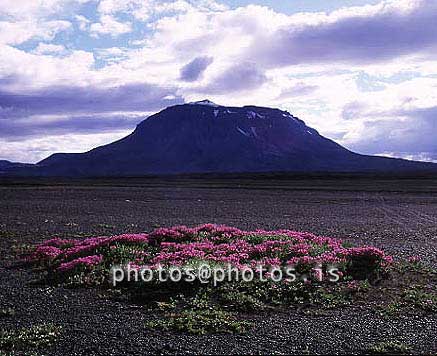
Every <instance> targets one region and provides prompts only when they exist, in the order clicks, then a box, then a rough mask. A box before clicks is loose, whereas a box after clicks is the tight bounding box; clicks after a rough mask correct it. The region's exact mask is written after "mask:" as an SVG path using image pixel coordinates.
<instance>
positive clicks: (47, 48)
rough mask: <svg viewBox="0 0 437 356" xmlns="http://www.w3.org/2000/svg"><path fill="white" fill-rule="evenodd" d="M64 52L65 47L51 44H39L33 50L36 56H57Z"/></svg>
mask: <svg viewBox="0 0 437 356" xmlns="http://www.w3.org/2000/svg"><path fill="white" fill-rule="evenodd" d="M64 51H65V47H64V46H62V45H56V44H51V43H44V42H41V43H39V44H38V46H37V47H36V48H35V49H34V50H33V52H34V53H36V54H57V53H62V52H64Z"/></svg>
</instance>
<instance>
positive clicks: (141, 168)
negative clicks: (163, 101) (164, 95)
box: [16, 100, 437, 176]
mask: <svg viewBox="0 0 437 356" xmlns="http://www.w3.org/2000/svg"><path fill="white" fill-rule="evenodd" d="M425 170H433V171H434V170H437V165H435V164H432V163H423V162H413V161H406V160H401V159H392V158H383V157H375V156H365V155H360V154H357V153H354V152H351V151H349V150H347V149H346V148H344V147H342V146H340V145H339V144H337V143H335V142H334V141H332V140H329V139H327V138H325V137H323V136H321V135H320V134H319V133H318V132H317V131H316V130H314V129H312V128H310V127H308V126H306V125H305V123H304V122H303V121H302V120H300V119H298V118H297V117H295V116H293V115H291V114H290V113H288V112H287V111H282V110H279V109H271V108H265V107H257V106H244V107H226V106H221V105H216V104H214V103H212V102H210V101H208V100H204V101H200V102H194V103H189V104H184V105H176V106H172V107H168V108H166V109H164V110H162V111H161V112H159V113H157V114H155V115H152V116H150V117H148V118H147V119H146V120H144V121H143V122H141V123H140V124H139V125H138V126H137V127H136V129H135V131H134V132H132V133H131V134H130V135H129V136H127V137H125V138H123V139H121V140H119V141H116V142H113V143H111V144H109V145H105V146H101V147H98V148H95V149H93V150H91V151H89V152H86V153H75V154H68V153H57V154H54V155H52V156H50V157H48V158H46V159H44V160H43V161H41V162H39V163H38V164H37V165H36V166H35V167H33V168H32V169H29V168H26V169H22V170H18V171H16V172H17V173H18V174H23V175H26V174H27V175H39V176H137V175H146V174H177V173H209V172H215V173H229V172H280V171H282V172H369V171H375V172H401V171H425Z"/></svg>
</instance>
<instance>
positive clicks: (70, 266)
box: [56, 255, 103, 272]
mask: <svg viewBox="0 0 437 356" xmlns="http://www.w3.org/2000/svg"><path fill="white" fill-rule="evenodd" d="M102 260H103V256H102V255H94V256H87V257H80V258H77V259H75V260H73V261H70V262H64V263H61V265H60V266H59V267H58V268H57V269H56V270H57V271H59V272H67V271H71V270H74V269H75V268H76V267H78V266H85V267H91V266H95V265H98V264H99V263H100V262H102Z"/></svg>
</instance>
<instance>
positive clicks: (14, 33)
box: [0, 20, 71, 45]
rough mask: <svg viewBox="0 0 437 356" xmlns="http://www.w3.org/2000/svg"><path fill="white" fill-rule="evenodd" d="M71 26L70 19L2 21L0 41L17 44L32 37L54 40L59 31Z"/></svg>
mask: <svg viewBox="0 0 437 356" xmlns="http://www.w3.org/2000/svg"><path fill="white" fill-rule="evenodd" d="M70 27H71V23H70V22H68V21H63V20H60V21H45V22H35V21H19V22H7V21H0V43H4V44H12V45H17V44H20V43H23V42H26V41H28V40H30V39H34V38H39V39H42V40H45V41H50V40H52V39H53V38H54V37H55V35H56V34H57V33H58V32H61V31H65V30H67V29H69V28H70Z"/></svg>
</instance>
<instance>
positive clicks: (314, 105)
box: [0, 0, 437, 163]
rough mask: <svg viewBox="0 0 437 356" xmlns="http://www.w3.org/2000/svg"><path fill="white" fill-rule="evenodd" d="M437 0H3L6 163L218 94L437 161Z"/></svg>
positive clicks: (340, 135)
mask: <svg viewBox="0 0 437 356" xmlns="http://www.w3.org/2000/svg"><path fill="white" fill-rule="evenodd" d="M436 18H437V0H383V1H381V0H376V1H373V0H344V1H341V0H329V1H327V0H285V1H277V0H266V1H262V0H0V159H6V160H10V161H19V162H29V163H34V162H38V161H40V160H42V159H44V158H46V157H48V156H49V155H51V154H52V153H55V152H84V151H87V150H90V149H92V148H94V147H97V146H99V145H102V144H107V143H110V142H112V141H114V140H117V139H120V138H122V137H124V136H126V135H127V134H129V133H130V132H131V131H132V130H133V129H134V128H135V126H136V125H137V124H138V123H139V122H141V121H142V120H144V118H146V117H147V116H148V115H150V114H152V113H155V112H157V111H159V110H161V109H163V108H165V107H167V106H171V105H175V104H181V103H184V102H190V101H196V100H203V99H205V98H208V99H210V100H212V101H214V102H216V103H218V104H222V105H238V106H240V105H258V106H269V107H278V108H281V109H284V110H288V111H289V112H290V113H292V114H293V115H295V116H297V117H299V118H300V119H302V120H304V121H305V122H306V124H307V125H309V126H311V127H313V128H315V129H317V130H318V131H319V132H320V133H321V134H322V135H324V136H327V137H329V138H332V139H334V140H335V141H337V142H338V143H340V144H342V145H344V146H345V147H347V148H349V149H351V150H353V151H356V152H359V153H364V154H376V155H385V156H390V157H402V158H407V159H416V160H423V161H434V162H437V139H436V137H437V36H436V33H437V21H435V19H436Z"/></svg>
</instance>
